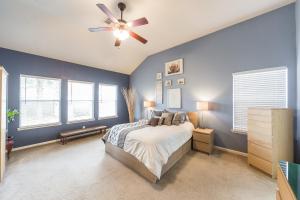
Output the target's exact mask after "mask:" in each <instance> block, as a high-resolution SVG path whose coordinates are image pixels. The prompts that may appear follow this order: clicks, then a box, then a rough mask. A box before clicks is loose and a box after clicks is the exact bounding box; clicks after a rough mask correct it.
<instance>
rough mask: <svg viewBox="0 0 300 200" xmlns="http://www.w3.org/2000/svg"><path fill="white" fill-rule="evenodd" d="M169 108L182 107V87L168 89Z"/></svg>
mask: <svg viewBox="0 0 300 200" xmlns="http://www.w3.org/2000/svg"><path fill="white" fill-rule="evenodd" d="M167 94H168V97H167V98H168V102H167V106H168V108H181V89H180V88H175V89H168V93H167Z"/></svg>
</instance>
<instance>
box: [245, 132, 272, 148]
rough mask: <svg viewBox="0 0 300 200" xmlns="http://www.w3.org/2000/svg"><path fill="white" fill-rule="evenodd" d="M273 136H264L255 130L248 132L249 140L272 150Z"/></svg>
mask: <svg viewBox="0 0 300 200" xmlns="http://www.w3.org/2000/svg"><path fill="white" fill-rule="evenodd" d="M272 139H273V136H272V135H270V134H263V133H259V132H256V131H253V130H248V140H249V141H250V142H253V143H255V144H258V145H260V146H263V147H266V148H269V149H271V148H272Z"/></svg>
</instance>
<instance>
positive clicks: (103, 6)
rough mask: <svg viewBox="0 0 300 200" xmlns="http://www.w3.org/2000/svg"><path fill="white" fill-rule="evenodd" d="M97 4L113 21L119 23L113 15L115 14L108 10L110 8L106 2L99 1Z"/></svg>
mask: <svg viewBox="0 0 300 200" xmlns="http://www.w3.org/2000/svg"><path fill="white" fill-rule="evenodd" d="M96 5H97V6H98V7H99V8H100V9H101V10H102V11H103V12H104V13H105V14H106V15H107V16H108V18H109V19H110V20H111V21H112V22H114V23H119V21H118V20H117V19H116V18H115V17H114V16H113V14H112V13H111V12H110V11H109V10H108V8H107V7H106V6H105V5H104V4H102V3H98V4H96Z"/></svg>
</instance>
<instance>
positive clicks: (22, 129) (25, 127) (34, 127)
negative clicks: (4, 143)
mask: <svg viewBox="0 0 300 200" xmlns="http://www.w3.org/2000/svg"><path fill="white" fill-rule="evenodd" d="M60 125H62V123H60V122H59V123H53V124H42V125H35V126H24V127H20V128H18V129H17V130H18V131H25V130H31V129H38V128H47V127H52V126H60Z"/></svg>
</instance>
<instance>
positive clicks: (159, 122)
mask: <svg viewBox="0 0 300 200" xmlns="http://www.w3.org/2000/svg"><path fill="white" fill-rule="evenodd" d="M164 121H165V118H162V117H161V118H159V120H158V124H157V125H158V126H161V125H163V124H164Z"/></svg>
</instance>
